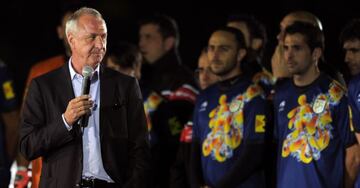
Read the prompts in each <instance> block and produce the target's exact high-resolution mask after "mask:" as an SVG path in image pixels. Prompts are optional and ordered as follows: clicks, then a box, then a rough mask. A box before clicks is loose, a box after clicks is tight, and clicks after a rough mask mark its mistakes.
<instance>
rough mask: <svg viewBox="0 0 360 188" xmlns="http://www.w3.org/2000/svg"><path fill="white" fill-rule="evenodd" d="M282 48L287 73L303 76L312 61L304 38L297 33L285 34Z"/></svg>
mask: <svg viewBox="0 0 360 188" xmlns="http://www.w3.org/2000/svg"><path fill="white" fill-rule="evenodd" d="M283 47H284V56H285V62H286V65H287V68H288V70H289V72H290V73H291V74H292V75H304V74H305V73H307V72H308V70H309V69H310V67H311V66H312V65H313V64H314V61H313V59H312V52H311V50H310V48H309V46H308V45H307V43H306V42H305V38H304V36H303V35H301V34H299V33H295V34H287V35H286V36H285V41H284V45H283Z"/></svg>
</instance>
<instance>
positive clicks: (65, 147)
mask: <svg viewBox="0 0 360 188" xmlns="http://www.w3.org/2000/svg"><path fill="white" fill-rule="evenodd" d="M74 97H75V96H74V92H73V88H72V83H71V80H70V73H69V68H68V64H65V65H64V66H63V67H61V68H59V69H56V70H54V71H52V72H50V73H48V74H45V75H43V76H40V77H37V78H35V79H34V80H33V81H32V83H31V85H30V88H29V92H28V95H27V97H26V100H25V103H24V108H23V114H22V120H21V121H22V122H21V123H22V125H21V129H20V151H21V153H22V154H23V155H24V156H25V157H26V158H27V159H28V160H32V159H35V158H37V157H40V156H41V157H43V166H42V172H41V180H40V187H46V188H52V187H59V188H70V187H77V186H78V184H79V181H80V179H81V175H82V155H83V152H82V135H81V131H80V128H79V127H78V126H74V127H73V129H72V130H71V131H68V130H67V129H66V127H65V125H64V122H63V119H62V114H63V113H64V112H65V110H66V107H67V104H68V102H69V101H70V100H71V99H73V98H74ZM100 105H101V106H100V120H99V121H100V144H101V156H102V161H103V165H104V168H105V171H106V172H107V174H108V175H109V176H110V177H111V179H113V180H114V181H115V182H116V183H118V184H119V185H120V186H119V187H145V186H146V185H145V183H146V179H147V178H146V177H147V174H146V172H147V170H148V166H149V165H148V159H149V155H150V154H149V153H150V152H149V144H148V135H147V129H146V119H145V114H144V108H143V101H142V97H141V93H140V90H139V87H138V84H137V81H136V79H134V78H132V77H129V76H125V75H123V74H120V73H118V72H116V71H113V70H111V69H108V68H104V67H103V66H101V67H100Z"/></svg>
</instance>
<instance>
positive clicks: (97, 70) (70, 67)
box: [68, 58, 100, 80]
mask: <svg viewBox="0 0 360 188" xmlns="http://www.w3.org/2000/svg"><path fill="white" fill-rule="evenodd" d="M68 65H69V70H70V78H71V80H73V79H75V78H76V77H82V75H81V74H78V73H76V71H75V69H74V67H73V66H72V59H71V58H70V59H69V63H68ZM99 70H100V64H99V65H98V66H97V67H96V69H95V71H94V75H95V74H96V77H97V78H99ZM94 75H93V76H94Z"/></svg>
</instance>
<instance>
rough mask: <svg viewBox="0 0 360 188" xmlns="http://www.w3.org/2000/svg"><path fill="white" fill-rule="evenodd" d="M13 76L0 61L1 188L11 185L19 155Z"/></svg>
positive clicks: (17, 108) (17, 111)
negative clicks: (16, 159)
mask: <svg viewBox="0 0 360 188" xmlns="http://www.w3.org/2000/svg"><path fill="white" fill-rule="evenodd" d="M13 84H14V83H13V80H12V75H11V74H10V72H9V70H8V68H7V66H6V65H5V63H4V62H3V61H2V60H0V114H1V116H0V188H7V187H8V186H9V183H10V178H11V173H10V167H11V164H12V162H13V161H14V158H15V156H16V154H17V151H18V150H17V142H18V138H19V127H18V125H19V119H20V116H19V106H18V101H17V96H16V94H15V90H14V85H13Z"/></svg>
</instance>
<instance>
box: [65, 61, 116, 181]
mask: <svg viewBox="0 0 360 188" xmlns="http://www.w3.org/2000/svg"><path fill="white" fill-rule="evenodd" d="M99 67H100V66H97V68H96V69H95V72H94V74H93V76H92V78H91V84H90V93H89V94H90V96H91V100H93V101H94V106H93V107H92V109H91V115H90V116H89V121H88V126H87V127H86V128H85V129H84V132H83V142H82V143H83V171H82V176H83V177H92V178H97V179H102V180H105V181H108V182H114V181H113V180H112V179H111V178H110V176H109V175H108V174H107V173H106V171H105V169H104V166H103V162H102V158H101V145H100V126H99V107H100V90H99V88H100V77H99ZM69 70H70V76H71V83H72V86H73V89H74V93H75V96H76V97H78V96H80V95H81V85H82V81H83V76H82V75H81V74H78V73H76V72H75V70H74V68H73V67H72V63H71V59H70V60H69ZM62 118H63V121H64V123H65V126H66V128H67V129H68V130H69V131H70V130H71V129H72V126H69V125H68V124H67V123H66V121H65V118H64V114H63V115H62Z"/></svg>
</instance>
